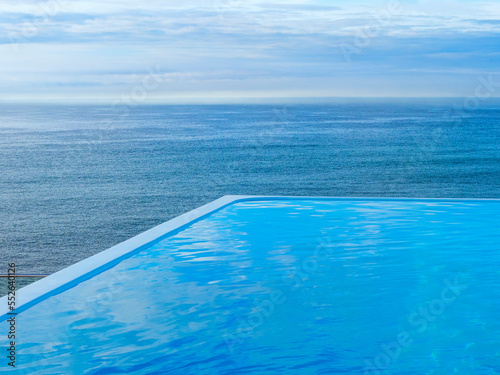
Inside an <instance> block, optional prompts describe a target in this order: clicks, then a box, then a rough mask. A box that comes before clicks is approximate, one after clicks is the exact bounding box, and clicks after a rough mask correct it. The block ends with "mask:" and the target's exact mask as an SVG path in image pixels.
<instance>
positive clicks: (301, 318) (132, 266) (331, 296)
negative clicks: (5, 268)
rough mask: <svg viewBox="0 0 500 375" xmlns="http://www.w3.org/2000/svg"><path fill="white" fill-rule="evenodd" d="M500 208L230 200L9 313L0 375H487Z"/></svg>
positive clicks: (498, 317) (491, 369)
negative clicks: (13, 356) (9, 343)
mask: <svg viewBox="0 0 500 375" xmlns="http://www.w3.org/2000/svg"><path fill="white" fill-rule="evenodd" d="M499 208H500V202H499V201H473V200H470V201H467V200H462V201H460V200H457V201H439V200H437V201H434V200H390V199H389V200H370V199H344V200H336V199H325V200H321V199H317V200H316V199H284V200H261V201H259V200H250V201H242V202H237V203H234V204H231V205H229V206H227V207H225V208H223V209H221V210H219V211H217V212H215V213H213V214H212V215H210V216H208V217H206V218H204V219H203V220H200V221H198V222H196V223H194V224H192V225H191V226H189V227H188V228H186V229H185V230H183V231H181V232H179V233H177V234H175V235H173V236H171V237H168V238H165V239H163V240H161V241H160V242H157V243H156V244H154V245H152V246H150V247H149V248H147V249H145V250H143V251H141V252H139V253H136V254H134V255H132V256H131V257H130V258H128V259H126V260H124V261H122V262H121V263H119V264H118V265H116V266H115V267H113V268H112V269H109V270H107V271H105V272H103V273H101V274H99V275H96V276H94V277H92V278H91V279H89V280H86V281H84V282H82V283H80V284H79V285H77V286H75V287H73V288H71V289H69V290H66V291H64V292H62V293H60V294H57V295H54V296H51V297H49V298H47V299H45V300H44V301H42V302H40V303H38V304H37V305H34V306H32V307H30V308H28V309H27V310H25V311H23V312H21V313H20V314H19V315H18V318H17V331H18V337H19V339H18V346H17V362H18V367H16V370H12V369H10V368H8V366H7V360H6V358H5V356H4V355H2V358H4V359H3V360H2V361H3V363H1V364H0V365H1V366H0V373H2V374H3V373H6V374H7V373H9V374H10V373H16V374H17V373H19V374H51V375H55V374H64V375H67V374H182V375H186V374H276V373H283V374H455V373H456V374H498V373H500V247H499V244H500V241H499V240H500V231H499V228H500V216H499V214H498V212H499ZM21 292H22V290H21ZM6 330H7V326H6V322H2V323H0V332H6ZM4 338H5V335H3V337H2V340H4ZM4 343H5V341H4Z"/></svg>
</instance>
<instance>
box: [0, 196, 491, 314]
mask: <svg viewBox="0 0 500 375" xmlns="http://www.w3.org/2000/svg"><path fill="white" fill-rule="evenodd" d="M254 200H339V201H341V200H370V201H405V200H406V201H419V200H420V201H442V202H447V201H450V202H460V201H463V202H470V201H498V202H499V203H500V199H465V198H463V199H462V198H457V199H452V198H392V197H371V198H370V197H300V196H256V195H226V196H223V197H222V198H219V199H217V200H215V201H213V202H210V203H208V204H206V205H204V206H201V207H199V208H196V209H194V210H192V211H189V212H187V213H185V214H183V215H180V216H177V217H175V218H174V219H172V220H169V221H167V222H165V223H163V224H160V225H158V226H156V227H154V228H152V229H150V230H148V231H146V232H143V233H141V234H139V235H137V236H135V237H133V238H131V239H129V240H126V241H124V242H122V243H120V244H118V245H115V246H113V247H111V248H109V249H107V250H104V251H102V252H100V253H98V254H96V255H93V256H91V257H89V258H87V259H84V260H82V261H80V262H78V263H75V264H73V265H71V266H69V267H67V268H64V269H62V270H61V271H58V272H56V273H54V274H52V275H50V276H47V277H46V278H44V279H41V280H39V281H36V282H34V283H32V284H29V285H27V286H25V287H24V288H21V289H19V290H16V310H15V312H17V313H19V312H22V311H23V310H26V309H27V308H29V307H30V306H33V305H35V304H37V303H38V302H40V301H42V300H44V299H46V298H48V297H50V296H52V295H55V294H58V293H61V292H63V291H65V290H67V289H70V288H71V287H73V286H75V285H77V284H79V283H80V282H82V281H85V280H88V279H90V278H91V277H93V276H95V275H97V274H99V273H101V272H103V271H105V270H107V269H109V268H112V267H113V266H115V265H116V264H118V263H119V262H121V261H122V260H124V259H126V258H128V257H129V256H131V255H132V254H133V253H135V252H138V251H141V250H142V249H144V248H146V247H149V246H151V245H152V244H153V243H155V242H158V241H161V240H162V239H163V238H165V237H168V236H171V235H174V234H176V233H178V232H179V231H181V230H183V229H185V228H186V227H188V226H189V225H191V224H193V223H195V222H197V221H199V220H202V219H203V218H205V217H207V216H209V215H211V214H213V213H214V212H216V211H219V210H220V209H222V208H224V207H226V206H228V205H231V204H233V203H236V202H241V201H254ZM8 313H9V310H8V304H7V296H4V297H2V298H0V322H1V321H3V320H4V319H7V318H8V315H7V314H8Z"/></svg>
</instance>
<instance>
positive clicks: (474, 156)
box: [0, 99, 500, 274]
mask: <svg viewBox="0 0 500 375" xmlns="http://www.w3.org/2000/svg"><path fill="white" fill-rule="evenodd" d="M480 104H481V105H480V106H479V107H478V108H475V109H469V110H465V111H464V110H461V109H460V108H461V106H462V105H463V101H461V100H458V99H457V100H456V101H454V102H453V103H451V102H450V103H446V104H438V103H437V102H436V103H433V102H432V101H421V102H402V101H397V102H373V103H362V102H357V103H348V102H345V103H334V104H322V105H312V104H309V105H277V104H269V105H140V106H132V107H130V108H128V110H127V111H120V112H119V113H117V111H116V108H113V107H112V106H110V105H69V104H66V105H48V104H12V103H10V104H8V103H1V104H0V223H1V227H0V228H1V230H0V258H1V260H2V263H4V267H5V268H6V267H7V265H6V264H7V263H8V262H15V263H16V265H17V272H18V273H24V274H29V273H47V274H48V273H52V272H55V271H57V270H60V269H62V268H64V267H66V266H69V265H71V264H73V263H75V262H77V261H79V260H81V259H84V258H86V257H88V256H90V255H93V254H95V253H98V252H100V251H102V250H105V249H106V248H108V247H110V246H112V245H114V244H117V243H119V242H121V241H123V240H126V239H128V238H130V237H132V236H134V235H136V234H138V233H140V232H142V231H144V230H147V229H149V228H151V227H153V226H155V225H157V224H160V223H162V222H164V221H166V220H168V219H170V218H172V217H175V216H177V215H179V214H181V213H183V212H186V211H188V210H191V209H193V208H196V207H198V206H200V205H202V204H204V203H207V202H210V201H212V200H214V199H216V198H218V197H220V196H222V195H225V194H255V195H294V196H297V195H302V196H339V197H340V196H351V197H354V196H357V197H361V196H362V197H379V196H386V197H431V198H432V197H468V198H500V105H499V104H498V103H496V104H495V103H493V104H491V103H490V104H486V103H480ZM5 272H6V269H5V271H1V270H0V273H5Z"/></svg>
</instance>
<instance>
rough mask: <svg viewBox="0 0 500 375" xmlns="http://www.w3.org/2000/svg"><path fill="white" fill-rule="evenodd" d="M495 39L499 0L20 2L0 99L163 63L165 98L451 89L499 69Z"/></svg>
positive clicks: (92, 88)
mask: <svg viewBox="0 0 500 375" xmlns="http://www.w3.org/2000/svg"><path fill="white" fill-rule="evenodd" d="M44 9H45V10H44ZM499 39H500V6H499V5H498V4H496V3H494V2H493V1H485V2H475V3H472V2H464V1H432V2H431V1H413V2H411V3H410V2H401V7H400V8H399V9H398V10H397V11H391V8H390V7H389V6H388V2H386V1H370V2H364V3H362V2H355V3H353V2H347V1H337V2H333V1H329V2H326V1H301V0H296V1H292V0H287V1H285V0H283V1H277V0H275V1H272V2H263V1H256V0H247V1H242V0H216V1H198V0H189V1H184V2H178V1H157V0H152V1H148V2H144V3H138V2H137V1H129V0H120V1H118V0H111V1H106V2H97V1H94V0H74V1H63V0H50V1H47V2H42V3H39V2H34V1H23V0H21V1H16V2H9V3H3V4H2V6H1V7H0V53H1V54H2V56H3V58H2V60H0V71H1V72H2V75H0V80H1V82H2V83H4V84H3V85H2V89H1V90H2V91H0V96H1V97H4V98H5V97H8V96H9V95H11V94H12V93H17V94H18V95H23V94H25V95H30V93H31V92H32V91H31V90H30V88H31V87H37V90H36V91H37V95H42V94H43V93H44V91H43V89H45V90H46V93H47V95H48V94H50V95H51V96H56V95H58V93H61V95H62V93H64V95H67V94H68V90H69V89H70V88H71V85H72V83H73V84H74V92H73V94H74V95H75V96H78V95H85V96H91V95H93V94H94V95H102V94H103V93H106V95H115V94H114V93H115V92H118V91H120V90H126V89H127V87H129V86H130V85H133V84H134V82H136V81H137V80H140V77H141V75H142V74H146V73H145V72H146V70H147V67H148V66H154V65H156V64H158V65H161V67H162V69H163V72H164V74H166V75H170V76H169V78H168V79H165V85H164V87H163V88H162V89H161V90H163V93H168V95H175V92H176V91H175V90H178V93H179V95H181V94H182V95H186V92H191V93H193V95H194V93H196V95H203V92H206V93H207V95H208V93H211V95H212V94H213V93H214V92H219V93H220V92H227V90H231V89H233V90H235V92H240V93H242V92H243V93H244V92H247V93H248V95H253V94H254V93H255V92H259V93H262V92H274V93H283V92H286V91H287V90H291V91H290V92H292V91H293V92H294V93H295V92H300V90H301V88H302V90H303V92H304V94H308V95H309V94H311V93H314V92H316V93H317V94H322V95H323V94H325V93H330V94H332V95H333V94H335V95H337V94H339V93H342V92H345V93H346V95H347V94H349V95H352V94H353V93H355V92H358V95H361V96H364V95H367V94H368V93H370V94H372V95H373V94H374V92H375V91H376V89H375V86H374V85H375V84H379V85H380V87H379V88H378V90H379V91H380V90H381V91H382V92H384V95H385V96H390V95H391V93H392V94H399V93H400V92H401V91H402V89H401V87H406V88H407V89H408V90H410V88H413V87H415V85H417V86H419V87H420V86H421V82H425V83H428V84H430V85H432V86H430V87H428V88H425V89H424V88H423V87H421V88H420V89H419V90H420V91H419V92H421V93H422V92H423V93H435V94H436V95H438V94H439V93H442V94H443V95H444V94H446V95H449V94H450V93H453V92H455V93H459V92H462V91H463V89H462V87H463V88H465V87H469V83H468V82H470V75H471V74H472V73H471V74H469V73H466V72H483V71H490V72H491V71H494V70H495V69H494V67H495V66H498V64H499V62H500V56H499V55H498V53H497V52H496V51H497V46H498V42H499V41H500V40H499ZM345 46H350V47H353V48H354V49H355V51H356V52H355V53H353V54H352V56H351V59H350V60H349V61H347V60H346V58H345V53H343V51H342V48H343V47H345ZM450 76H452V77H453V79H454V80H455V81H452V80H451V79H450ZM349 82H350V83H349ZM363 82H364V84H363ZM444 85H446V86H444ZM61 87H64V90H62V89H61ZM363 87H365V88H366V89H364V88H363ZM161 90H160V91H161ZM342 90H343V91H342ZM159 94H160V93H159Z"/></svg>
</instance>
